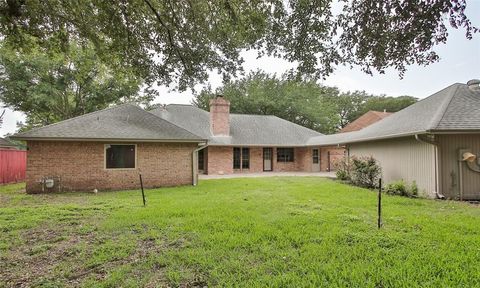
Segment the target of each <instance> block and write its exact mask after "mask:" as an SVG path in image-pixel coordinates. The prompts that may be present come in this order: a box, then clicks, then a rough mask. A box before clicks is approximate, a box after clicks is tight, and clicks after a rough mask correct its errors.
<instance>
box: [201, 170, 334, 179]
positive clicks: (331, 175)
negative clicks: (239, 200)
mask: <svg viewBox="0 0 480 288" xmlns="http://www.w3.org/2000/svg"><path fill="white" fill-rule="evenodd" d="M282 176H289V177H290V176H294V177H326V178H335V172H263V173H234V174H227V175H205V174H201V175H198V178H199V179H201V180H206V179H230V178H258V177H282Z"/></svg>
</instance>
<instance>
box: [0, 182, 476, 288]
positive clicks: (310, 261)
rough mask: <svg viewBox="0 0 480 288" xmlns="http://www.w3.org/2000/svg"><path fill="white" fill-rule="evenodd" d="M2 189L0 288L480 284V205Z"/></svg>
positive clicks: (232, 190) (298, 192)
mask: <svg viewBox="0 0 480 288" xmlns="http://www.w3.org/2000/svg"><path fill="white" fill-rule="evenodd" d="M22 190H23V185H9V186H0V231H1V238H0V287H2V286H15V285H18V284H19V283H20V284H22V285H24V286H25V287H26V286H42V285H43V286H45V287H56V286H71V285H74V286H110V287H113V286H116V287H118V286H123V287H125V286H148V287H157V286H160V287H162V286H180V287H194V286H221V287H227V286H242V287H265V286H271V287H280V286H281V287H312V286H317V287H318V286H323V287H412V286H423V287H452V286H457V287H473V286H480V266H479V265H480V233H479V232H480V208H479V207H477V206H474V205H471V204H466V203H459V202H449V201H433V200H422V199H406V198H401V197H394V196H384V209H383V210H384V227H383V228H382V229H381V230H377V228H376V212H377V210H376V194H375V193H373V192H371V191H369V190H365V189H359V188H354V187H350V186H347V185H343V184H339V183H337V182H334V181H332V180H326V179H321V178H301V177H299V178H291V177H283V178H250V179H225V180H207V181H201V183H200V185H199V186H198V187H188V186H187V187H179V188H166V189H155V190H146V194H147V207H145V208H144V207H142V201H141V194H140V192H139V191H125V192H103V193H102V192H100V193H98V194H97V195H95V194H92V193H67V194H50V195H27V194H25V193H24V192H22Z"/></svg>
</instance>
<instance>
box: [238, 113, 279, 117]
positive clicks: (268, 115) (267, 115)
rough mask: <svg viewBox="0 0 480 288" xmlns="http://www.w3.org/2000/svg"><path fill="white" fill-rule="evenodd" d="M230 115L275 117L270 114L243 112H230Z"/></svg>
mask: <svg viewBox="0 0 480 288" xmlns="http://www.w3.org/2000/svg"><path fill="white" fill-rule="evenodd" d="M230 115H240V116H262V117H276V116H275V115H271V114H244V113H230Z"/></svg>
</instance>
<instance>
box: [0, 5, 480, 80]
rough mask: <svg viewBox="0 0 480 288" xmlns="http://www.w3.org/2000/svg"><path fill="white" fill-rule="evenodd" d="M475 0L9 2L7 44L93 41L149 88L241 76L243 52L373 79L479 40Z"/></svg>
mask: <svg viewBox="0 0 480 288" xmlns="http://www.w3.org/2000/svg"><path fill="white" fill-rule="evenodd" d="M466 6H467V0H382V1H379V0H351V1H334V0H286V1H283V0H203V1H189V0H179V1H172V0H118V1H100V0H72V1H61V0H3V1H0V37H1V38H3V39H7V40H8V41H11V42H12V43H15V45H16V46H17V47H23V46H25V45H28V41H26V40H25V35H28V36H33V37H36V38H38V39H39V40H40V41H43V45H44V47H47V46H51V45H52V43H49V39H50V37H51V36H52V35H59V36H60V39H62V41H59V42H58V43H55V44H56V45H57V46H58V47H60V48H62V49H63V48H64V47H65V46H67V45H66V44H65V43H68V41H69V39H71V38H76V39H80V40H88V41H90V42H92V43H94V45H95V49H96V52H97V53H98V55H100V57H102V58H103V59H105V58H107V59H108V58H110V57H112V56H113V57H114V58H115V59H117V60H118V63H119V64H120V66H121V67H130V68H132V69H134V70H135V73H136V74H137V75H139V76H141V77H144V78H145V79H146V80H147V81H149V82H153V81H158V82H159V83H160V84H171V83H172V82H176V83H177V84H178V85H179V87H180V88H181V89H185V88H186V87H188V85H191V84H193V83H195V82H198V81H203V80H206V79H207V75H208V74H207V71H208V70H209V69H216V70H218V71H219V72H220V73H222V74H224V75H225V76H226V77H228V76H231V75H235V73H236V72H237V71H238V69H241V62H242V59H241V58H240V57H239V53H240V52H241V51H242V50H248V49H256V50H257V51H258V53H259V55H264V54H268V55H273V56H278V57H282V58H284V59H287V60H289V61H291V62H296V63H298V69H297V70H296V71H297V72H298V73H299V75H306V74H308V75H311V76H315V77H326V76H327V75H329V74H330V73H331V72H332V71H333V70H334V69H335V67H336V66H337V65H339V64H347V65H359V66H360V67H361V68H362V69H363V70H364V71H365V72H367V73H372V71H379V72H383V71H384V70H385V69H386V68H387V67H394V68H395V69H397V70H399V72H400V73H403V72H404V71H405V68H406V66H407V65H410V64H421V65H426V64H429V63H432V62H434V61H437V60H438V55H437V54H436V52H435V47H436V45H438V44H440V43H445V42H446V41H447V36H448V31H447V27H448V26H450V27H453V28H455V29H462V30H463V31H465V34H466V37H467V38H471V37H472V34H473V33H475V32H477V31H478V30H477V29H476V28H475V27H474V26H473V24H472V23H471V21H470V20H469V19H468V18H467V16H466V15H465V9H466Z"/></svg>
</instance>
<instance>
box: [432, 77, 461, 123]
mask: <svg viewBox="0 0 480 288" xmlns="http://www.w3.org/2000/svg"><path fill="white" fill-rule="evenodd" d="M454 85H455V86H456V87H455V90H454V91H453V93H450V95H448V97H447V99H445V100H444V101H443V103H442V106H441V107H440V109H439V110H438V111H437V113H435V116H434V117H433V119H432V121H431V122H430V125H429V127H428V130H432V129H435V128H436V127H437V126H438V124H440V121H442V119H443V117H444V116H445V112H446V111H447V109H448V107H449V106H450V103H452V100H453V98H454V97H455V95H456V94H457V91H458V88H460V85H461V84H460V83H454V84H452V85H450V86H448V87H446V88H445V89H442V90H440V91H438V92H437V93H439V92H441V91H443V90H446V89H451V88H452V87H453V86H454ZM435 94H436V93H435ZM432 96H433V95H432Z"/></svg>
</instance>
